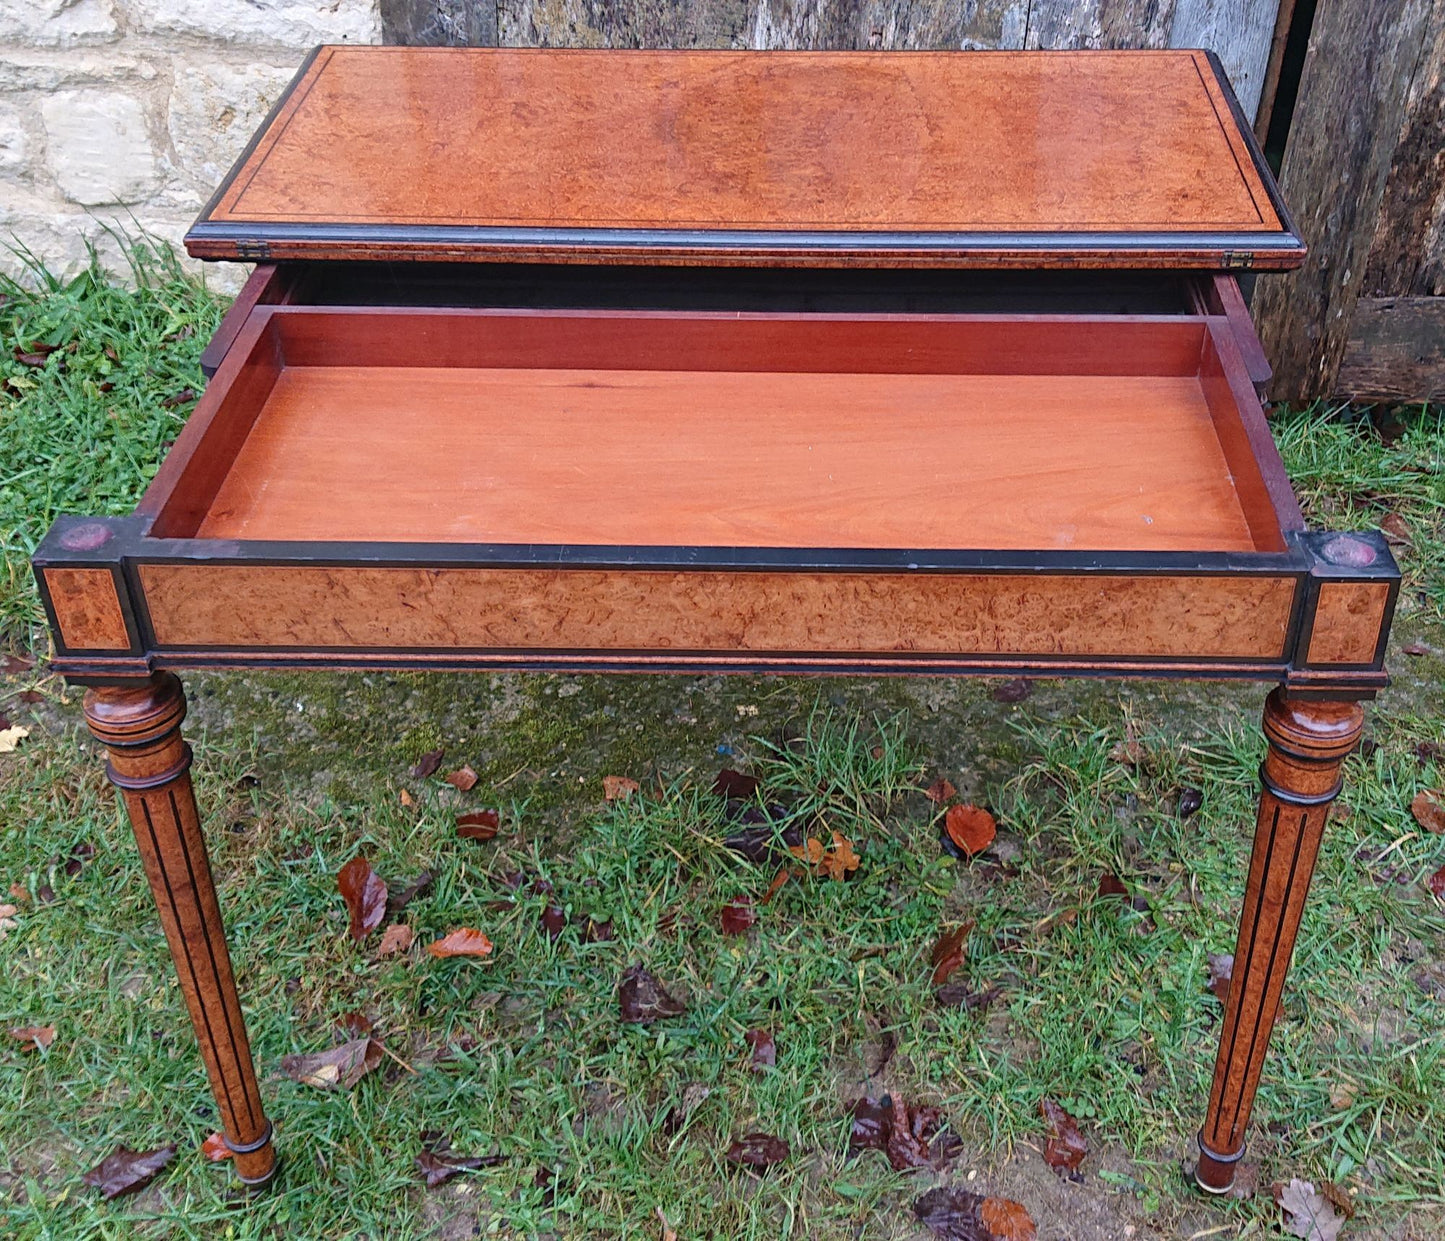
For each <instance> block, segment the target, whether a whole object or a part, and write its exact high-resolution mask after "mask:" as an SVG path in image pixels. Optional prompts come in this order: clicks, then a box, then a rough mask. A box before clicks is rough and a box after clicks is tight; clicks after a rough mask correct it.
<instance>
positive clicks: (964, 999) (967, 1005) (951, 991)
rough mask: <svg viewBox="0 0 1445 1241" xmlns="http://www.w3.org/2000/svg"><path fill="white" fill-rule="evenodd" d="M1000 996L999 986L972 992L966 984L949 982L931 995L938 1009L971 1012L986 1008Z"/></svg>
mask: <svg viewBox="0 0 1445 1241" xmlns="http://www.w3.org/2000/svg"><path fill="white" fill-rule="evenodd" d="M1002 994H1003V988H1002V987H1000V986H992V987H985V988H984V989H983V990H982V991H974V990H973V989H972V988H971V987H969V985H968V984H967V983H963V982H951V983H948V984H946V985H945V986H942V987H939V989H938V990H937V991H935V992H934V993H933V998H934V999H935V1000H937V1001H938V1006H939V1008H962V1009H967V1010H973V1009H978V1008H982V1009H986V1008H988V1006H989V1005H990V1004H992V1003H993V1002H994V1001H995V1000H996V999H998V997H999V996H1001V995H1002Z"/></svg>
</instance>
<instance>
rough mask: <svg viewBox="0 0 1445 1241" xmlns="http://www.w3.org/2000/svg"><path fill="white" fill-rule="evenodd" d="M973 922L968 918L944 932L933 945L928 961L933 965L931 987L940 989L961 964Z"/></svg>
mask: <svg viewBox="0 0 1445 1241" xmlns="http://www.w3.org/2000/svg"><path fill="white" fill-rule="evenodd" d="M973 927H974V920H973V919H972V918H970V919H969V920H968V921H967V922H964V923H961V924H960V925H959V926H956V927H954V929H953V930H951V931H945V932H944V933H943V934H942V935H940V936H939V937H938V942H937V943H936V944H934V945H933V954H932V956H931V957H930V960H931V961H932V963H933V985H934V986H935V987H941V986H943V984H944V983H946V982H947V981H948V976H949V975H950V974H952V973H953V971H954V970H956V969H957V968H958V967H959V966H960V965H962V964H963V950H964V946H965V945H966V944H967V942H968V933H969V932H970V931H971V930H973Z"/></svg>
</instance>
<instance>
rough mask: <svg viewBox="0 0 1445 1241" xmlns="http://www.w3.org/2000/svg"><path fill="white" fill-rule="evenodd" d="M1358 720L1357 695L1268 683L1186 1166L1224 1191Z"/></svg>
mask: <svg viewBox="0 0 1445 1241" xmlns="http://www.w3.org/2000/svg"><path fill="white" fill-rule="evenodd" d="M1363 726H1364V713H1363V712H1362V711H1361V710H1360V706H1359V704H1358V703H1353V702H1311V701H1305V700H1300V699H1290V698H1287V697H1286V696H1285V695H1284V693H1283V692H1282V691H1281V690H1278V689H1277V690H1275V691H1274V692H1273V693H1271V694H1270V696H1269V699H1268V701H1267V703H1266V704H1265V715H1264V731H1265V736H1266V738H1267V739H1268V741H1269V750H1268V753H1267V754H1266V755H1265V760H1264V767H1263V768H1262V773H1261V774H1262V778H1263V782H1264V791H1263V792H1262V794H1261V796H1260V803H1259V817H1258V821H1257V824H1256V828H1255V836H1254V850H1253V852H1252V854H1251V855H1250V862H1249V880H1248V884H1247V886H1246V889H1245V897H1244V908H1243V910H1242V912H1241V915H1240V924H1239V937H1238V941H1237V943H1236V946H1235V950H1234V977H1233V981H1232V982H1231V984H1230V988H1229V998H1228V1000H1227V1001H1226V1002H1225V1006H1224V1022H1223V1024H1222V1025H1221V1026H1220V1031H1219V1053H1218V1056H1217V1058H1216V1060H1215V1067H1214V1083H1213V1087H1212V1089H1211V1091H1210V1096H1209V1112H1208V1115H1207V1117H1206V1118H1205V1121H1204V1127H1203V1129H1201V1130H1200V1134H1199V1144H1200V1159H1199V1165H1198V1169H1197V1171H1196V1174H1195V1175H1196V1178H1197V1179H1198V1181H1199V1184H1200V1185H1201V1186H1202V1187H1203V1188H1204V1189H1206V1190H1208V1191H1209V1192H1211V1193H1225V1192H1227V1191H1228V1189H1229V1188H1230V1186H1231V1184H1232V1183H1233V1181H1234V1168H1235V1161H1236V1160H1237V1159H1238V1157H1239V1155H1240V1154H1241V1152H1242V1151H1243V1149H1244V1134H1245V1129H1246V1128H1247V1127H1248V1125H1249V1116H1250V1112H1251V1110H1252V1108H1253V1106H1254V1096H1255V1092H1256V1090H1257V1089H1258V1087H1259V1078H1260V1074H1261V1072H1262V1071H1263V1067H1264V1059H1265V1055H1266V1053H1267V1052H1268V1049H1269V1037H1270V1033H1271V1031H1272V1029H1273V1027H1274V1023H1275V1017H1276V1015H1277V1014H1278V1012H1279V1005H1280V997H1281V996H1282V995H1283V992H1284V983H1285V976H1286V975H1287V974H1288V972H1289V964H1290V957H1291V955H1292V954H1293V952H1294V943H1295V936H1296V934H1297V933H1298V931H1299V924H1300V918H1301V916H1302V915H1303V913H1304V905H1305V898H1306V897H1307V895H1308V893H1309V885H1310V876H1311V874H1312V873H1313V871H1314V864H1315V858H1316V855H1317V854H1318V852H1319V846H1320V837H1321V835H1322V833H1323V831H1324V825H1325V819H1326V818H1327V817H1328V814H1329V808H1330V803H1331V802H1332V801H1333V800H1334V798H1335V796H1336V795H1337V794H1338V792H1339V777H1340V764H1341V762H1343V761H1344V758H1345V756H1346V755H1348V754H1349V752H1350V751H1351V750H1353V749H1354V747H1355V744H1356V743H1357V742H1358V741H1359V738H1360V732H1361V729H1362V728H1363Z"/></svg>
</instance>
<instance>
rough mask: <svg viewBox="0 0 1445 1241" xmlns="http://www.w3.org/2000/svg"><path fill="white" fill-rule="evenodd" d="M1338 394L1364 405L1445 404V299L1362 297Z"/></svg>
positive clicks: (1337, 384)
mask: <svg viewBox="0 0 1445 1241" xmlns="http://www.w3.org/2000/svg"><path fill="white" fill-rule="evenodd" d="M1335 390H1336V392H1338V393H1339V394H1340V395H1341V396H1350V397H1355V398H1358V399H1359V400H1363V401H1445V297H1362V298H1360V299H1359V300H1358V301H1357V302H1356V303H1355V310H1354V314H1352V315H1351V316H1350V333H1349V336H1348V337H1347V338H1346V340H1345V353H1344V357H1343V358H1341V359H1340V373H1339V378H1338V379H1337V380H1336V382H1335Z"/></svg>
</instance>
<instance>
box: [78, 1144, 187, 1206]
mask: <svg viewBox="0 0 1445 1241" xmlns="http://www.w3.org/2000/svg"><path fill="white" fill-rule="evenodd" d="M175 1154H176V1148H175V1146H174V1145H171V1146H158V1147H157V1148H156V1149H155V1150H153V1151H133V1150H131V1149H130V1148H129V1147H126V1146H117V1147H116V1148H115V1150H114V1151H113V1152H112V1153H111V1154H109V1155H107V1156H106V1157H105V1158H104V1159H102V1160H101V1161H100V1162H99V1163H98V1164H96V1165H95V1167H93V1168H92V1169H91V1170H90V1171H89V1172H87V1173H86V1174H85V1176H84V1177H83V1178H82V1179H83V1180H84V1181H85V1183H86V1184H87V1185H89V1186H90V1187H91V1188H92V1189H98V1190H100V1193H101V1197H103V1198H105V1199H106V1200H107V1201H109V1200H110V1199H111V1198H119V1197H120V1196H121V1195H122V1194H131V1193H134V1192H135V1191H136V1190H138V1189H142V1188H144V1187H145V1186H146V1185H149V1184H150V1182H151V1180H152V1179H153V1178H154V1177H155V1174H156V1173H157V1172H159V1171H160V1170H161V1169H162V1168H164V1167H165V1166H166V1164H168V1163H170V1161H171V1160H172V1159H174V1158H175Z"/></svg>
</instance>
